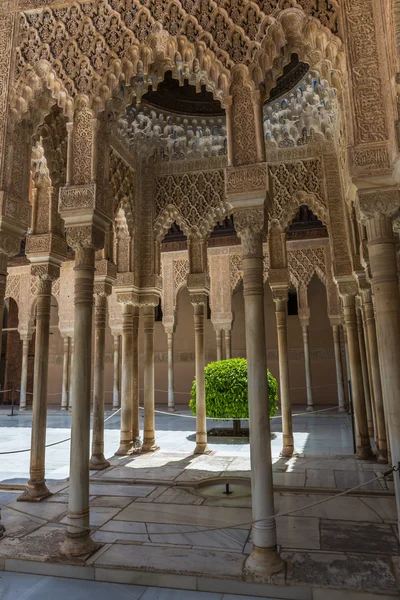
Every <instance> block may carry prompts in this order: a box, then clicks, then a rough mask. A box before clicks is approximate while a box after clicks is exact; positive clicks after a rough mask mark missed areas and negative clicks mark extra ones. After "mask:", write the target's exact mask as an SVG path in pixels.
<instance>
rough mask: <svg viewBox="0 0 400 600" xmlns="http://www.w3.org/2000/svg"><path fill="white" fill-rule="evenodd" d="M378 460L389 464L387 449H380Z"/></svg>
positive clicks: (382, 463) (377, 454)
mask: <svg viewBox="0 0 400 600" xmlns="http://www.w3.org/2000/svg"><path fill="white" fill-rule="evenodd" d="M376 460H377V461H378V463H380V464H381V465H387V463H388V455H387V451H386V450H378V451H377V453H376Z"/></svg>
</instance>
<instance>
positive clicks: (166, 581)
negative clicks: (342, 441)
mask: <svg viewBox="0 0 400 600" xmlns="http://www.w3.org/2000/svg"><path fill="white" fill-rule="evenodd" d="M106 549H107V545H106V547H103V548H101V549H100V550H99V551H98V552H97V553H96V554H95V555H93V557H92V558H91V559H90V560H95V559H97V558H98V557H99V556H100V555H101V554H102V553H103V552H104V551H105V550H106ZM0 571H7V572H11V573H26V574H34V575H43V576H51V577H64V578H70V579H78V580H88V581H99V582H100V581H101V582H107V583H119V584H131V585H141V586H151V587H159V588H175V589H179V590H189V591H202V592H213V593H222V594H232V595H246V596H253V597H254V598H266V597H273V598H274V599H277V600H343V599H344V598H346V600H393V598H398V594H397V593H393V594H380V593H378V594H377V593H370V592H363V591H350V590H347V589H332V588H322V587H312V586H308V585H285V584H282V585H276V584H273V583H251V582H247V581H243V580H241V579H239V578H236V579H233V578H224V579H221V578H217V577H207V576H199V575H182V574H174V573H165V572H161V571H155V570H153V571H150V570H140V569H138V570H137V569H132V568H130V569H126V568H115V567H113V568H107V567H105V566H99V567H96V566H94V565H90V564H85V565H76V564H61V563H60V562H50V561H47V562H39V561H33V560H22V559H15V558H0Z"/></svg>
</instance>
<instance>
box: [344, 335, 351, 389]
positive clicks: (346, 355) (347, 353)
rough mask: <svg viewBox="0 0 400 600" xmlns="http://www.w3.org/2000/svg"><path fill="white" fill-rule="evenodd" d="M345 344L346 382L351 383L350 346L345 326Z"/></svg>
mask: <svg viewBox="0 0 400 600" xmlns="http://www.w3.org/2000/svg"><path fill="white" fill-rule="evenodd" d="M343 342H344V356H345V359H346V381H347V383H348V382H349V381H351V372H350V359H349V345H348V343H347V329H346V326H345V325H343Z"/></svg>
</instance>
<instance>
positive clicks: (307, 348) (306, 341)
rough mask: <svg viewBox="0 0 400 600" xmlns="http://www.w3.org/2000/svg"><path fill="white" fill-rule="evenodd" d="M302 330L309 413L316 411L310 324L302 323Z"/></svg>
mask: <svg viewBox="0 0 400 600" xmlns="http://www.w3.org/2000/svg"><path fill="white" fill-rule="evenodd" d="M301 330H302V333H303V346H304V366H305V371H306V389H307V411H308V412H311V411H313V410H314V404H313V395H312V379H311V360H310V343H309V335H308V324H307V323H302V324H301Z"/></svg>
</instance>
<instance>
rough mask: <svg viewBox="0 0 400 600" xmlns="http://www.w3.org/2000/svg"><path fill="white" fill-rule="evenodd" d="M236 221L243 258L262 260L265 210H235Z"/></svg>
mask: <svg viewBox="0 0 400 600" xmlns="http://www.w3.org/2000/svg"><path fill="white" fill-rule="evenodd" d="M234 219H235V229H236V232H237V234H238V236H239V237H240V239H241V242H242V257H243V258H252V257H258V258H262V256H263V236H264V208H251V209H238V210H235V212H234Z"/></svg>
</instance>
